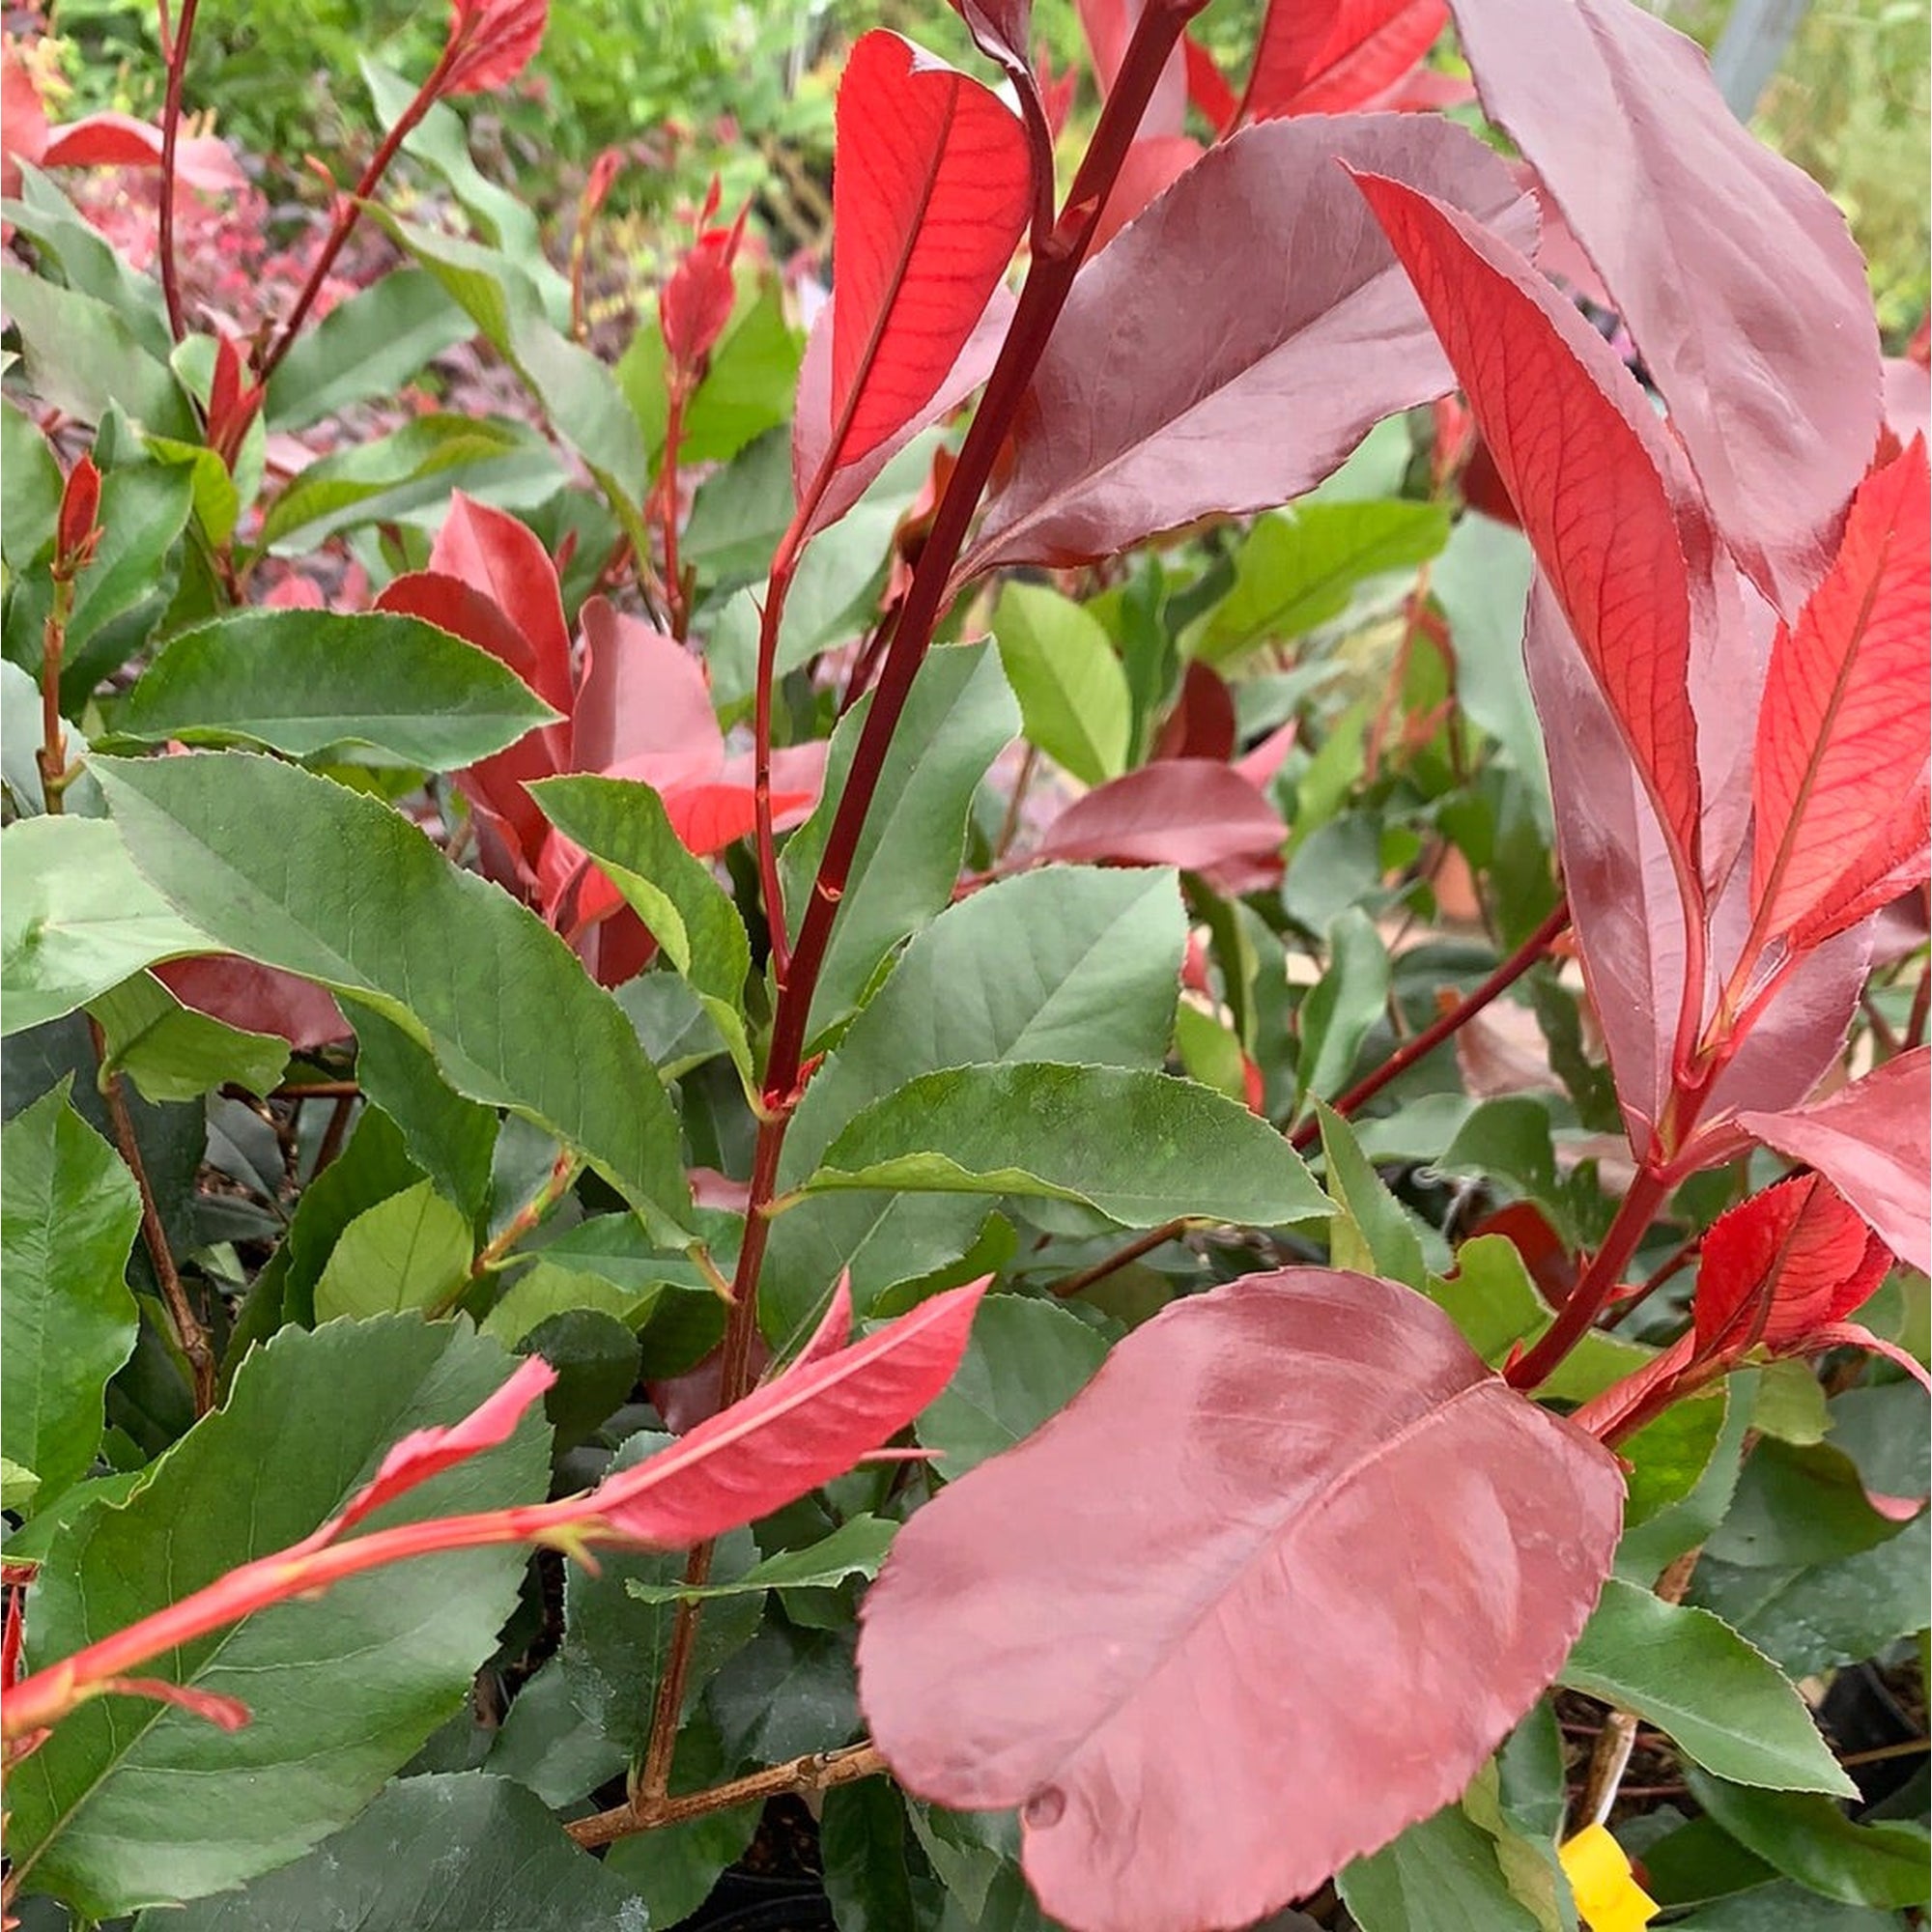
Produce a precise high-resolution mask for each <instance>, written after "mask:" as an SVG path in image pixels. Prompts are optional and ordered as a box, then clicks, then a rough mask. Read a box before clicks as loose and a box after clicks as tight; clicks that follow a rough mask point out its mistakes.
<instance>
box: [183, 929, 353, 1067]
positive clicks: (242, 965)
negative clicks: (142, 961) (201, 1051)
mask: <svg viewBox="0 0 1932 1932" xmlns="http://www.w3.org/2000/svg"><path fill="white" fill-rule="evenodd" d="M154 972H155V978H156V979H157V980H159V981H160V982H161V984H162V985H164V986H165V987H166V988H167V989H168V991H169V992H171V993H172V994H173V995H174V996H175V998H176V999H178V1000H179V1001H180V1002H181V1003H182V1005H183V1006H185V1007H192V1008H193V1009H195V1011H196V1012H200V1013H207V1014H209V1015H210V1017H211V1018H213V1019H217V1020H221V1021H223V1022H225V1023H226V1024H227V1025H229V1026H232V1027H240V1028H241V1030H242V1031H243V1032H244V1033H271V1034H274V1035H275V1036H276V1037H278V1038H281V1039H285V1040H287V1041H288V1043H289V1044H290V1046H292V1047H293V1048H295V1049H296V1051H297V1052H304V1051H306V1050H307V1049H308V1048H310V1047H316V1046H326V1045H327V1043H328V1042H329V1041H330V1040H333V1039H346V1038H347V1037H349V1035H350V1033H351V1032H352V1031H353V1029H352V1028H351V1026H350V1024H349V1022H348V1021H347V1020H346V1019H344V1018H343V1017H342V1009H341V1008H340V1007H338V1006H337V1005H336V1004H335V996H334V995H333V994H332V993H330V992H329V990H328V988H327V986H318V985H317V984H316V983H315V981H314V980H298V979H297V978H296V976H295V975H294V974H293V973H284V972H281V971H279V970H278V969H277V968H275V967H273V966H258V965H256V964H255V962H254V961H253V960H252V959H239V958H237V957H235V955H234V954H232V953H227V952H212V953H205V954H203V955H201V956H200V957H198V958H193V959H169V960H166V961H164V962H163V963H162V964H160V965H159V966H156V968H155V969H154Z"/></svg>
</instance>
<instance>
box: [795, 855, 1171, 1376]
mask: <svg viewBox="0 0 1932 1932" xmlns="http://www.w3.org/2000/svg"><path fill="white" fill-rule="evenodd" d="M1186 937H1187V932H1186V920H1185V918H1184V916H1183V914H1182V911H1181V905H1180V895H1179V892H1178V891H1177V890H1176V886H1175V878H1174V874H1173V873H1172V872H1169V871H1164V870H1158V869H1155V868H1151V867H1150V868H1147V869H1132V868H1121V869H1115V870H1108V869H1102V868H1100V867H1074V866H1048V867H1041V868H1040V869H1039V870H1038V871H1035V872H1025V873H1022V874H1020V875H1019V876H1018V877H1016V878H1011V879H1003V880H1001V881H1000V882H999V883H998V884H996V885H992V886H988V887H987V888H986V889H985V890H984V891H983V892H979V893H975V894H973V895H972V896H971V897H970V898H966V899H962V900H961V901H960V902H959V903H958V904H957V905H955V906H951V907H949V908H948V909H947V910H946V911H944V912H942V913H941V914H940V915H939V917H938V918H937V919H935V920H934V921H933V922H932V923H931V924H930V925H929V926H927V927H926V929H925V930H924V931H923V932H921V933H918V934H916V935H915V936H914V938H913V940H912V942H911V944H910V945H908V946H907V948H906V950H905V952H903V953H902V954H901V955H900V957H899V960H898V963H897V964H896V965H895V967H894V968H893V970H892V974H891V977H890V978H888V980H886V983H885V984H884V985H883V986H882V987H881V988H880V989H879V991H878V992H877V993H875V994H874V995H873V996H872V998H871V1000H870V1002H869V1003H868V1004H867V1006H866V1007H865V1009H863V1010H862V1011H861V1012H860V1013H859V1015H858V1016H857V1018H855V1019H854V1020H853V1022H852V1024H851V1026H850V1027H849V1028H848V1029H847V1030H846V1032H845V1034H844V1035H843V1037H841V1038H840V1039H839V1041H838V1045H837V1047H835V1048H834V1049H833V1051H832V1054H831V1055H830V1057H829V1058H828V1059H827V1060H826V1062H825V1064H824V1065H822V1066H821V1067H820V1068H819V1069H818V1071H817V1072H816V1073H815V1074H814V1075H813V1076H812V1079H811V1083H810V1086H808V1087H807V1089H806V1091H805V1098H804V1100H803V1101H802V1102H801V1103H800V1106H799V1109H798V1112H797V1113H796V1114H795V1115H794V1116H793V1117H792V1124H791V1131H790V1133H789V1134H787V1136H786V1137H785V1145H784V1151H783V1154H782V1155H781V1160H780V1167H779V1184H780V1187H781V1189H784V1188H791V1187H794V1186H796V1185H797V1184H798V1183H799V1182H800V1181H802V1180H803V1179H805V1177H806V1176H807V1175H808V1174H810V1172H811V1170H812V1168H813V1167H814V1166H815V1165H816V1164H817V1162H818V1160H819V1157H820V1156H821V1155H822V1154H823V1153H824V1151H825V1150H826V1148H827V1147H829V1146H830V1145H831V1143H832V1138H833V1136H834V1135H835V1134H836V1133H837V1132H838V1129H839V1128H840V1127H842V1126H843V1125H844V1124H845V1122H847V1121H849V1120H850V1119H851V1118H852V1116H853V1115H854V1114H856V1113H857V1112H858V1111H859V1110H860V1109H861V1108H862V1107H865V1106H867V1105H868V1104H869V1103H870V1102H872V1101H874V1100H878V1099H881V1098H883V1097H884V1096H885V1095H886V1094H891V1093H893V1092H894V1091H895V1090H896V1089H897V1088H899V1087H902V1086H903V1085H904V1084H905V1083H906V1082H907V1081H908V1080H911V1079H913V1078H915V1077H916V1076H917V1075H919V1074H921V1073H925V1072H929V1071H933V1070H935V1069H937V1068H939V1067H942V1066H965V1065H985V1064H987V1063H990V1062H993V1061H1007V1060H1049V1059H1050V1060H1062V1061H1070V1062H1083V1063H1087V1064H1090V1065H1108V1066H1139V1067H1148V1068H1153V1067H1158V1066H1159V1065H1161V1063H1162V1062H1163V1060H1164V1059H1165V1058H1166V1055H1167V1045H1168V1038H1169V1036H1170V1034H1171V1033H1172V1031H1173V1027H1174V1012H1175V999H1176V993H1177V989H1178V986H1179V975H1180V955H1181V951H1182V948H1183V947H1184V945H1185V943H1186ZM983 1211H984V1209H983V1204H982V1203H980V1202H978V1201H974V1200H971V1199H967V1198H961V1197H953V1198H952V1199H948V1198H947V1197H945V1196H941V1195H924V1196H920V1195H901V1196H898V1197H895V1198H894V1199H893V1200H891V1201H887V1202H883V1203H882V1202H881V1201H879V1200H878V1199H876V1198H874V1199H871V1200H861V1199H858V1198H856V1197H852V1196H830V1195H828V1196H825V1197H823V1198H821V1199H817V1200H812V1201H806V1202H802V1203H800V1205H799V1206H798V1207H797V1208H793V1209H792V1210H791V1211H790V1212H789V1213H786V1214H783V1215H781V1217H780V1218H779V1219H778V1220H777V1221H775V1222H774V1223H773V1224H772V1231H771V1245H770V1247H769V1249H768V1250H767V1253H766V1256H765V1267H764V1272H763V1275H762V1277H761V1287H760V1290H759V1297H760V1305H761V1308H762V1309H763V1311H764V1314H765V1319H766V1321H767V1324H768V1326H770V1327H771V1329H772V1332H773V1335H774V1337H775V1338H776V1339H779V1340H781V1341H784V1340H786V1339H788V1338H790V1337H791V1336H792V1335H793V1334H794V1333H795V1331H797V1330H798V1329H800V1328H801V1327H804V1326H806V1325H807V1324H809V1323H810V1321H811V1320H812V1319H813V1317H814V1314H815V1313H816V1312H817V1311H818V1310H819V1309H820V1306H821V1304H822V1302H823V1299H824V1296H825V1293H826V1292H827V1290H828V1289H829V1288H830V1286H831V1284H832V1282H833V1281H834V1280H835V1279H837V1277H838V1272H839V1270H840V1269H841V1268H849V1269H850V1270H851V1277H852V1297H853V1305H854V1306H855V1307H856V1308H857V1310H858V1311H859V1313H860V1314H861V1315H864V1314H867V1313H868V1312H869V1311H870V1310H871V1308H872V1306H873V1302H874V1300H875V1298H876V1297H877V1295H878V1294H879V1293H880V1291H881V1290H883V1289H885V1288H888V1287H890V1286H892V1285H893V1283H895V1282H896V1281H902V1280H906V1279H909V1278H911V1277H912V1276H915V1275H920V1274H923V1273H926V1272H929V1271H930V1270H931V1269H933V1268H936V1267H939V1266H941V1265H943V1264H946V1263H947V1262H950V1261H952V1260H953V1259H955V1258H956V1257H957V1256H959V1255H961V1254H963V1253H964V1252H965V1251H966V1249H967V1247H968V1246H969V1245H970V1244H971V1242H972V1239H973V1233H974V1230H975V1228H977V1227H978V1226H979V1224H980V1219H981V1218H982V1215H983Z"/></svg>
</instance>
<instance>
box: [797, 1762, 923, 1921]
mask: <svg viewBox="0 0 1932 1932" xmlns="http://www.w3.org/2000/svg"><path fill="white" fill-rule="evenodd" d="M818 1842H819V1850H820V1855H821V1856H822V1858H823V1860H824V1862H825V1893H826V1896H827V1898H829V1899H830V1900H831V1902H832V1911H833V1921H834V1923H835V1924H837V1925H838V1932H901V1928H903V1927H905V1926H909V1925H913V1924H916V1923H917V1922H918V1915H917V1914H916V1912H915V1911H914V1909H913V1901H912V1883H911V1879H910V1876H909V1874H908V1872H907V1870H906V1849H907V1847H906V1815H905V1802H904V1800H903V1799H901V1798H900V1796H899V1794H898V1789H897V1787H896V1786H895V1785H894V1784H893V1783H892V1782H891V1781H890V1780H888V1779H886V1778H882V1777H868V1778H866V1779H864V1780H863V1781H862V1782H860V1783H858V1784H841V1785H839V1786H838V1787H837V1788H836V1789H835V1790H832V1791H828V1792H827V1793H826V1794H825V1804H824V1809H823V1813H822V1816H821V1819H820V1824H819V1833H818Z"/></svg>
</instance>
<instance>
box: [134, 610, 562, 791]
mask: <svg viewBox="0 0 1932 1932" xmlns="http://www.w3.org/2000/svg"><path fill="white" fill-rule="evenodd" d="M557 716H558V714H557V713H556V712H554V711H553V710H552V709H551V708H550V706H549V705H547V704H545V703H544V702H543V700H542V699H541V698H539V697H538V696H536V694H535V693H534V692H532V691H531V690H530V689H529V687H528V686H527V685H526V684H525V683H524V682H523V681H522V680H521V679H519V678H517V677H515V676H514V675H512V674H511V672H510V671H508V670H506V669H505V668H503V666H501V665H500V664H498V663H497V660H496V659H495V658H493V657H491V656H490V655H489V654H488V653H487V652H485V651H479V650H477V649H476V648H475V646H474V645H472V644H467V643H465V642H463V640H462V639H459V638H454V637H451V636H450V634H449V633H448V632H447V631H440V630H438V629H437V628H436V626H435V625H433V624H425V623H422V622H420V621H418V620H417V619H416V618H414V617H397V616H390V615H388V614H386V613H385V612H383V611H364V612H361V613H359V614H357V615H355V616H346V617H345V616H337V615H335V614H334V613H333V612H330V611H237V612H235V614H234V615H232V616H229V617H222V618H219V619H217V620H216V621H215V622H213V623H212V624H204V625H202V626H201V627H200V628H199V629H198V630H193V631H188V632H185V633H184V634H183V635H182V636H181V637H179V638H177V639H174V641H173V642H172V643H170V644H169V645H168V646H167V647H166V649H164V650H163V651H162V652H161V654H160V655H159V656H158V657H157V658H156V660H155V662H154V663H153V664H152V665H151V666H150V667H149V668H148V669H147V671H146V673H145V674H144V675H143V676H142V678H141V680H140V682H139V683H138V684H136V685H135V687H134V689H133V690H132V691H131V692H129V693H128V701H127V703H126V704H125V705H124V706H123V707H122V708H121V710H120V712H119V713H118V714H117V716H116V719H115V725H116V727H117V729H119V730H120V731H122V732H123V733H125V734H126V735H127V736H128V737H132V738H145V739H147V740H149V741H150V742H152V743H156V744H158V743H160V742H162V741H163V740H165V739H169V738H178V739H180V740H182V741H183V742H184V743H185V744H190V745H211V744H233V743H236V742H237V741H240V742H241V743H243V744H249V745H262V746H266V747H268V748H269V749H270V750H271V751H276V752H286V753H288V754H289V755H290V756H291V757H296V758H308V757H313V756H315V755H316V753H320V752H326V751H327V750H328V749H329V748H330V747H331V746H336V745H358V746H367V747H369V748H371V749H372V750H375V751H377V752H381V753H385V754H386V755H387V756H389V757H391V758H394V759H396V760H398V761H399V762H401V763H403V764H406V765H419V766H421V767H422V768H423V769H424V770H425V771H433V772H446V771H454V770H455V769H456V768H457V767H458V766H461V765H468V764H473V763H474V762H475V761H476V760H477V759H478V758H484V757H488V756H489V755H490V753H493V752H500V751H502V750H504V749H505V748H506V747H508V746H510V745H514V744H515V743H516V742H517V740H518V739H519V738H521V737H522V736H523V735H524V733H525V732H526V731H529V730H533V729H534V728H535V727H536V726H537V725H550V724H554V723H555V722H556V720H557Z"/></svg>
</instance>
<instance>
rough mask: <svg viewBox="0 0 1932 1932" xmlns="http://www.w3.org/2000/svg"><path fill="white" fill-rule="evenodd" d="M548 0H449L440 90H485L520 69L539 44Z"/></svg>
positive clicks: (501, 84)
mask: <svg viewBox="0 0 1932 1932" xmlns="http://www.w3.org/2000/svg"><path fill="white" fill-rule="evenodd" d="M549 18H550V0H450V8H449V44H448V51H447V52H445V54H444V56H443V58H444V59H445V60H446V61H448V62H449V67H448V70H447V71H446V72H445V74H444V77H443V83H442V87H441V89H440V92H441V93H443V94H485V93H488V92H489V91H490V89H492V88H496V87H504V86H507V85H508V84H509V82H511V81H513V80H515V79H516V77H517V76H518V75H519V74H520V73H522V72H523V71H524V70H525V68H526V67H528V66H529V64H530V62H531V61H532V60H533V59H534V58H535V57H536V51H537V49H538V47H540V46H541V45H542V44H543V37H544V28H545V26H546V25H547V24H548V23H549Z"/></svg>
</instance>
